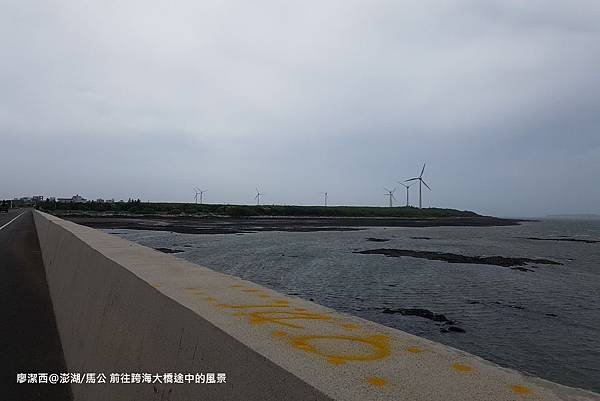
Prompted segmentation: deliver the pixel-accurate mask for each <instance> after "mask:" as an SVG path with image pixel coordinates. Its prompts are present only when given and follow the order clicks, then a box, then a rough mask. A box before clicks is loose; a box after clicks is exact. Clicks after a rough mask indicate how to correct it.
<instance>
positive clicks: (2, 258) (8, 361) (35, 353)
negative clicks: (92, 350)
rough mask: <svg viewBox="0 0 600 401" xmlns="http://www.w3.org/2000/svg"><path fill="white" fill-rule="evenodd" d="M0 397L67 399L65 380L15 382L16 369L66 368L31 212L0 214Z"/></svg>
mask: <svg viewBox="0 0 600 401" xmlns="http://www.w3.org/2000/svg"><path fill="white" fill-rule="evenodd" d="M0 294H2V295H1V296H0V308H1V309H2V310H3V311H4V313H3V319H2V320H3V322H2V324H1V325H0V355H2V361H3V362H2V363H1V364H0V372H1V373H0V375H1V376H2V380H3V382H4V383H5V385H4V386H3V389H2V390H3V391H2V392H1V393H0V399H3V400H11V401H12V400H15V401H25V400H27V401H37V400H52V401H62V400H71V399H72V398H71V389H70V387H69V385H68V384H27V383H25V384H18V383H17V373H57V374H59V373H64V372H67V368H66V367H65V362H64V357H63V352H62V346H61V343H60V339H59V335H58V331H57V328H56V322H55V319H54V312H53V310H52V303H51V301H50V295H49V293H48V285H47V283H46V274H45V271H44V266H43V262H42V258H41V253H40V248H39V243H38V238H37V234H36V231H35V227H34V223H33V215H32V212H31V210H11V211H10V212H9V213H8V214H6V213H0Z"/></svg>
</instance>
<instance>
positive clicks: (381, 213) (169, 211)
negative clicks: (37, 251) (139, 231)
mask: <svg viewBox="0 0 600 401" xmlns="http://www.w3.org/2000/svg"><path fill="white" fill-rule="evenodd" d="M38 208H39V209H41V210H45V211H48V212H51V213H58V214H62V213H77V212H81V213H82V214H88V213H90V214H95V213H97V212H104V213H108V214H115V215H118V214H143V215H152V214H156V215H173V216H176V215H187V216H189V215H197V216H229V217H261V216H286V217H405V218H436V217H476V216H478V214H476V213H474V212H470V211H463V210H455V209H440V208H425V209H419V208H416V207H367V206H327V207H325V206H282V205H260V206H256V205H252V206H251V205H214V204H205V205H197V204H193V203H143V202H140V201H129V202H116V203H97V202H89V203H75V204H64V203H56V202H42V203H40V204H39V205H38ZM104 213H103V214H104Z"/></svg>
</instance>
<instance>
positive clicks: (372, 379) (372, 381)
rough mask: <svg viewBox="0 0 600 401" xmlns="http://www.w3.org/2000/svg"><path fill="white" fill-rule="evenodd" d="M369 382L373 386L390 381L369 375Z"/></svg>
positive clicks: (382, 384)
mask: <svg viewBox="0 0 600 401" xmlns="http://www.w3.org/2000/svg"><path fill="white" fill-rule="evenodd" d="M367 383H369V384H371V385H373V386H385V385H386V384H387V383H388V382H387V380H385V379H383V378H381V377H376V376H371V377H367Z"/></svg>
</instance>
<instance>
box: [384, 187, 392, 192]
mask: <svg viewBox="0 0 600 401" xmlns="http://www.w3.org/2000/svg"><path fill="white" fill-rule="evenodd" d="M383 189H385V190H386V191H388V192H391V191H390V190H389V189H387V188H386V187H383Z"/></svg>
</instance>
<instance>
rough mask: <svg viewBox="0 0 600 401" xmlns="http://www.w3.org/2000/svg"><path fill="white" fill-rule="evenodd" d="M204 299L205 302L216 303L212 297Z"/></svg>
mask: <svg viewBox="0 0 600 401" xmlns="http://www.w3.org/2000/svg"><path fill="white" fill-rule="evenodd" d="M204 299H205V300H206V301H208V302H213V301H216V300H217V299H216V298H213V297H206V298H204Z"/></svg>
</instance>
